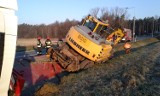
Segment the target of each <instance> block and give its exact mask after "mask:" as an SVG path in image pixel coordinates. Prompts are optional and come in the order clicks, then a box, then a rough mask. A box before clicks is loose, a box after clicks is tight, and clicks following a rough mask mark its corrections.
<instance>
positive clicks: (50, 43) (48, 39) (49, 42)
mask: <svg viewBox="0 0 160 96" xmlns="http://www.w3.org/2000/svg"><path fill="white" fill-rule="evenodd" d="M50 47H52V41H51V39H50V37H47V39H46V41H45V48H46V54H47V51H48V49H49V48H50Z"/></svg>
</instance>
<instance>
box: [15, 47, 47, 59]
mask: <svg viewBox="0 0 160 96" xmlns="http://www.w3.org/2000/svg"><path fill="white" fill-rule="evenodd" d="M45 51H46V50H45V49H43V50H42V54H45ZM36 55H37V51H36V50H30V51H22V52H16V56H15V58H22V57H27V56H36Z"/></svg>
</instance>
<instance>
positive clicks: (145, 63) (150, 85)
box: [36, 38, 160, 96]
mask: <svg viewBox="0 0 160 96" xmlns="http://www.w3.org/2000/svg"><path fill="white" fill-rule="evenodd" d="M159 46H160V41H159V40H158V39H156V38H151V39H147V40H144V41H139V42H136V43H132V50H131V53H130V54H124V50H123V47H122V45H119V46H117V47H116V49H115V56H114V58H113V59H111V60H109V61H107V62H105V63H103V64H95V65H94V66H93V67H92V68H89V69H87V70H83V71H81V72H78V73H72V74H69V76H64V77H63V78H61V83H60V84H59V85H57V86H56V87H55V86H54V88H55V90H58V91H53V92H51V93H50V95H51V96H55V95H56V96H151V95H152V96H159V95H160V72H159V70H160V51H159V50H160V47H159ZM46 84H47V83H46ZM46 84H44V85H43V86H42V87H41V89H42V88H43V87H46ZM41 89H38V90H37V92H36V93H37V94H36V95H37V96H38V95H40V94H38V92H40V90H41ZM42 91H45V88H44V90H42ZM47 94H48V93H47ZM47 94H44V96H45V95H47ZM41 96H43V95H41Z"/></svg>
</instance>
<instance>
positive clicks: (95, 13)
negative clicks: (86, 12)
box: [90, 8, 100, 18]
mask: <svg viewBox="0 0 160 96" xmlns="http://www.w3.org/2000/svg"><path fill="white" fill-rule="evenodd" d="M99 10H100V8H94V9H91V10H90V15H92V16H94V17H96V18H97V17H98V12H99Z"/></svg>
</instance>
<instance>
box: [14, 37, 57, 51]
mask: <svg viewBox="0 0 160 96" xmlns="http://www.w3.org/2000/svg"><path fill="white" fill-rule="evenodd" d="M45 40H46V39H41V42H42V44H43V46H44V45H45ZM51 40H52V43H53V44H56V43H55V41H57V40H58V39H57V38H54V39H51ZM36 46H37V39H36V38H35V39H17V50H16V51H26V50H33V49H34V47H35V48H36Z"/></svg>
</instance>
